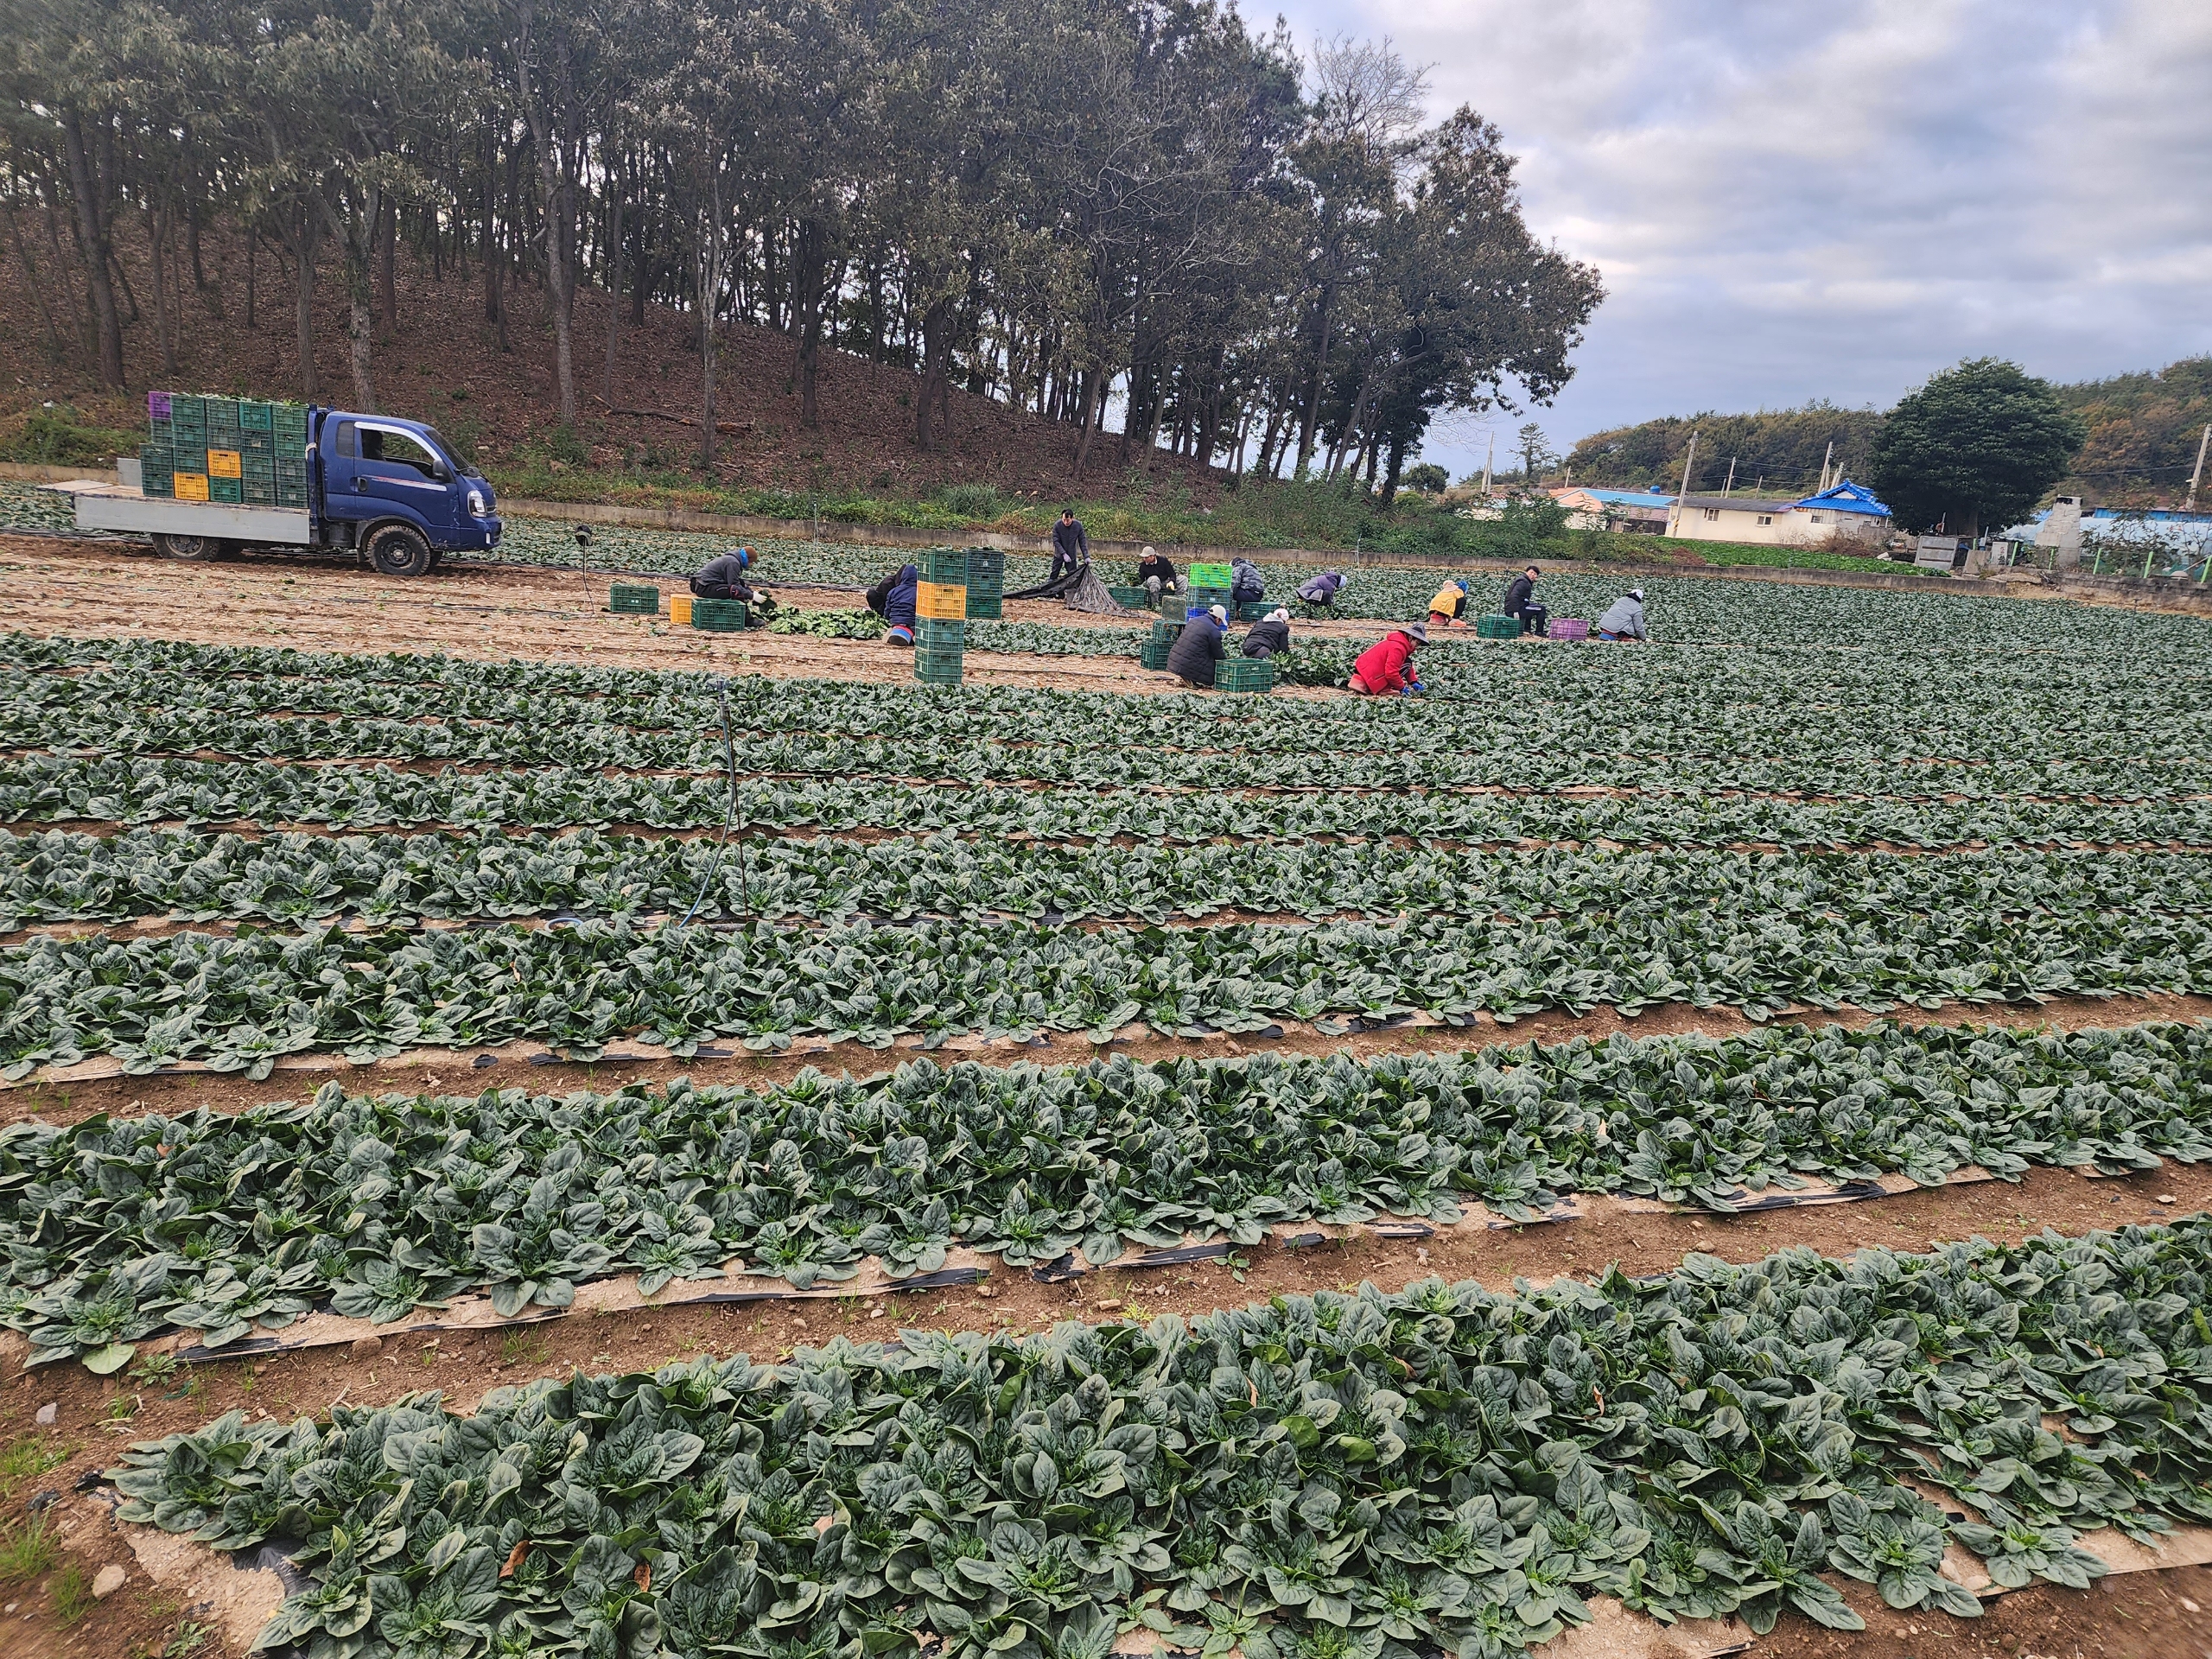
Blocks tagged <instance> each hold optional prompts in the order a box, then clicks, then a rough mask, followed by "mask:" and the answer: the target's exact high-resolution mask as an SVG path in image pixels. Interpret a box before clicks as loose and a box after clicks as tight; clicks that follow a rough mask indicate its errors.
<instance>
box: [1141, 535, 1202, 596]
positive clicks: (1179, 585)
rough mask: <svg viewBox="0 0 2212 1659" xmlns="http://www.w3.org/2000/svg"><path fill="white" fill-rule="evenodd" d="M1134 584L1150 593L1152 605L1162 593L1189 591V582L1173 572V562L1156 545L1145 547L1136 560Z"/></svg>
mask: <svg viewBox="0 0 2212 1659" xmlns="http://www.w3.org/2000/svg"><path fill="white" fill-rule="evenodd" d="M1136 585H1137V586H1138V587H1140V588H1143V589H1144V590H1145V592H1146V593H1147V594H1150V595H1151V598H1152V602H1153V603H1154V605H1157V604H1159V603H1160V595H1161V594H1182V593H1188V592H1189V591H1190V588H1191V584H1190V583H1189V582H1187V581H1186V580H1185V579H1184V578H1183V577H1181V576H1179V575H1176V574H1175V562H1174V561H1173V559H1170V558H1168V557H1166V556H1165V555H1163V554H1162V553H1161V552H1160V550H1159V549H1158V548H1156V547H1147V549H1145V550H1144V552H1143V554H1142V555H1141V556H1140V557H1139V558H1138V560H1137V582H1136Z"/></svg>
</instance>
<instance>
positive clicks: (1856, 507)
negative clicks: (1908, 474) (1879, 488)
mask: <svg viewBox="0 0 2212 1659" xmlns="http://www.w3.org/2000/svg"><path fill="white" fill-rule="evenodd" d="M1889 534H1890V510H1889V509H1888V508H1887V507H1885V506H1884V505H1882V504H1881V502H1880V501H1878V500H1877V499H1875V496H1874V492H1873V491H1872V490H1870V489H1868V488H1867V487H1866V486H1865V485H1864V484H1854V483H1853V482H1852V481H1851V480H1849V479H1845V480H1843V481H1842V482H1841V483H1840V484H1837V485H1835V486H1833V487H1831V488H1829V489H1825V490H1822V491H1821V493H1819V494H1818V495H1808V496H1807V497H1806V498H1805V499H1803V500H1802V501H1796V502H1792V503H1791V504H1790V507H1789V523H1788V524H1787V526H1786V530H1785V536H1786V538H1787V539H1788V540H1790V541H1793V542H1801V543H1802V542H1825V541H1829V540H1832V539H1834V537H1839V536H1844V537H1850V538H1851V539H1852V540H1853V541H1861V542H1867V543H1879V542H1884V541H1886V540H1888V539H1889Z"/></svg>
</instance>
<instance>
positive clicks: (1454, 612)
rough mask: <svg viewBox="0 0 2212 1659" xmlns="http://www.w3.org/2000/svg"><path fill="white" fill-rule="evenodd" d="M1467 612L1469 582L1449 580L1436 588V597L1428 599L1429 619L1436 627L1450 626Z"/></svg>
mask: <svg viewBox="0 0 2212 1659" xmlns="http://www.w3.org/2000/svg"><path fill="white" fill-rule="evenodd" d="M1466 613H1467V584H1466V583H1465V582H1446V583H1445V584H1444V585H1443V586H1442V587H1441V588H1438V589H1437V590H1436V597H1435V598H1434V599H1432V600H1430V601H1428V620H1429V622H1430V623H1431V624H1432V625H1433V626H1436V627H1440V628H1448V627H1450V626H1452V624H1453V623H1454V622H1457V621H1458V620H1459V619H1460V618H1461V617H1463V616H1465V614H1466Z"/></svg>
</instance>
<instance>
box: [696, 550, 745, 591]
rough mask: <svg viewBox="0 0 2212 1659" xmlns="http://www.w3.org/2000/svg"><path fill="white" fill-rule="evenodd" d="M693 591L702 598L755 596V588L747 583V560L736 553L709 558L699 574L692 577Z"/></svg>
mask: <svg viewBox="0 0 2212 1659" xmlns="http://www.w3.org/2000/svg"><path fill="white" fill-rule="evenodd" d="M691 591H692V592H693V593H695V594H697V595H698V596H699V597H700V598H702V599H750V598H752V597H753V589H752V588H748V587H747V586H746V585H745V561H744V560H742V559H741V558H739V557H738V556H737V555H736V554H734V553H725V554H723V555H722V556H721V557H720V558H718V559H709V561H708V562H707V563H706V565H705V566H704V567H703V568H702V569H701V570H700V572H699V574H698V575H696V576H694V577H692V578H691Z"/></svg>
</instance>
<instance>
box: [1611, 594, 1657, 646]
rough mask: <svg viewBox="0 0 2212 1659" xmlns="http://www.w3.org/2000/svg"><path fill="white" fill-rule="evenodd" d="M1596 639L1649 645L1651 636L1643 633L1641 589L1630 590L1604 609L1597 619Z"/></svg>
mask: <svg viewBox="0 0 2212 1659" xmlns="http://www.w3.org/2000/svg"><path fill="white" fill-rule="evenodd" d="M1598 637H1599V639H1635V640H1638V641H1641V642H1643V643H1646V644H1648V643H1649V641H1650V638H1651V636H1650V635H1649V634H1648V633H1646V632H1644V631H1643V588H1630V589H1629V590H1628V592H1626V593H1625V594H1622V595H1621V596H1620V597H1619V598H1618V599H1617V600H1615V601H1613V602H1612V603H1611V605H1609V606H1607V607H1605V614H1604V615H1603V616H1601V617H1599V619H1598Z"/></svg>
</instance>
